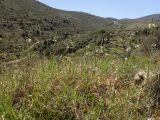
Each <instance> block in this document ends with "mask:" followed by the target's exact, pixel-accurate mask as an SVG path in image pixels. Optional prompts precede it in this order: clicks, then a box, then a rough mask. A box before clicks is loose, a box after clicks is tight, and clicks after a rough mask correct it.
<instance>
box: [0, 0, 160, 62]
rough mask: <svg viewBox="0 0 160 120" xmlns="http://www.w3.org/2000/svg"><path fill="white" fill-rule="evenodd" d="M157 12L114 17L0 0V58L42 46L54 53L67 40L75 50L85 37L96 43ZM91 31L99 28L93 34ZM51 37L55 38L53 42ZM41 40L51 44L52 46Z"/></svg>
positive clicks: (145, 21) (27, 0)
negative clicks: (128, 17)
mask: <svg viewBox="0 0 160 120" xmlns="http://www.w3.org/2000/svg"><path fill="white" fill-rule="evenodd" d="M159 16H160V15H159V14H156V15H150V16H146V17H143V18H138V19H123V20H118V19H115V18H102V17H98V16H95V15H91V14H88V13H83V12H73V11H64V10H58V9H55V8H51V7H49V6H47V5H45V4H43V3H40V2H38V1H37V0H0V21H1V22H0V59H1V58H2V59H5V58H6V57H8V56H11V58H12V57H13V58H14V59H15V54H16V57H17V56H18V57H19V54H21V53H22V51H28V50H30V49H31V48H34V49H36V50H38V51H40V53H43V50H44V49H47V50H48V49H49V51H52V49H53V50H54V53H55V54H58V53H61V52H64V51H66V49H64V47H66V46H67V44H70V41H72V42H73V41H74V42H75V44H76V45H75V46H74V47H75V48H74V50H71V51H75V50H77V49H79V48H81V47H84V46H85V45H87V44H88V42H89V41H94V43H95V42H96V43H98V44H99V41H98V40H101V39H104V38H106V37H108V36H110V32H112V33H114V31H121V28H124V29H129V30H131V29H135V28H136V27H137V26H139V27H144V26H147V25H148V23H150V21H151V19H152V18H153V19H154V21H156V22H159V18H160V17H159ZM95 31H96V32H97V31H100V32H99V33H98V34H96V35H93V34H95V33H96V32H95ZM105 31H107V33H105ZM90 32H92V33H90ZM101 33H102V34H103V33H104V35H101ZM118 33H121V32H118ZM55 39H56V40H55ZM54 40H55V41H57V43H56V44H54V43H55V42H54ZM46 41H47V42H48V41H49V42H50V43H46ZM97 41H98V42H97ZM107 43H108V42H107ZM43 44H45V45H46V44H47V45H48V44H49V45H50V44H54V47H53V46H52V47H48V46H47V47H46V46H44V45H43ZM34 45H36V48H35V47H34ZM37 46H38V47H40V48H38V47H37ZM55 51H56V52H55ZM69 51H70V50H69ZM17 54H18V55H17Z"/></svg>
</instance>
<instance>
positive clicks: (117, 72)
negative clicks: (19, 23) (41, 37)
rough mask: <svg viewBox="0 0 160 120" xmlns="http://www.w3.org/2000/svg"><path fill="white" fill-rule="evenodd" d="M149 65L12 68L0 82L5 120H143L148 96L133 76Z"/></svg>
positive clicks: (94, 61) (74, 63)
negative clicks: (135, 72)
mask: <svg viewBox="0 0 160 120" xmlns="http://www.w3.org/2000/svg"><path fill="white" fill-rule="evenodd" d="M33 61H34V60H33ZM147 63H148V60H147V59H146V58H145V57H144V59H143V60H142V59H141V58H139V57H136V58H130V59H129V60H127V61H121V60H119V59H115V58H114V57H113V56H108V57H107V58H97V57H83V58H82V57H74V58H72V57H64V58H63V59H62V60H56V59H52V60H47V59H43V60H38V61H34V62H31V61H30V62H26V64H23V65H19V66H16V67H15V68H13V67H11V68H10V69H8V70H7V71H6V72H4V73H2V74H1V76H0V89H1V93H0V96H1V100H0V101H1V103H2V104H0V114H1V118H2V119H6V120H11V119H12V120H21V119H22V120H23V119H27V120H53V119H54V120H64V119H66V120H74V119H76V120H96V119H100V120H122V119H123V120H143V119H144V120H145V119H146V118H147V117H149V116H148V115H149V113H150V110H149V109H148V100H147V97H148V96H147V94H148V93H146V92H145V91H144V89H143V88H144V86H143V85H136V84H135V83H134V81H133V73H134V71H136V70H139V69H146V66H147ZM151 66H152V67H151V69H155V68H156V66H157V64H155V63H151Z"/></svg>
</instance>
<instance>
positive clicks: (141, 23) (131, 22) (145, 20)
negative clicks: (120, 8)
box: [119, 14, 160, 29]
mask: <svg viewBox="0 0 160 120" xmlns="http://www.w3.org/2000/svg"><path fill="white" fill-rule="evenodd" d="M152 20H153V22H154V23H156V24H160V14H153V15H148V16H144V17H140V18H136V19H121V20H119V21H120V22H121V23H122V24H123V25H124V26H125V27H126V28H127V29H133V28H136V27H142V28H143V27H147V26H148V24H149V23H151V22H152Z"/></svg>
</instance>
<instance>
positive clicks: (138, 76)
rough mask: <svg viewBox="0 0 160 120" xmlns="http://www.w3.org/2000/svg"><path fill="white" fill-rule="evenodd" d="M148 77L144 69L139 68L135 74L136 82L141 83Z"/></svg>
mask: <svg viewBox="0 0 160 120" xmlns="http://www.w3.org/2000/svg"><path fill="white" fill-rule="evenodd" d="M146 78H147V73H146V72H145V71H144V70H139V71H138V72H137V73H136V74H135V76H134V78H133V79H134V81H135V83H136V84H138V85H140V84H141V83H142V82H143V81H144V80H145V79H146Z"/></svg>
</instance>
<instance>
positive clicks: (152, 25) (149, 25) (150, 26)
mask: <svg viewBox="0 0 160 120" xmlns="http://www.w3.org/2000/svg"><path fill="white" fill-rule="evenodd" d="M154 27H156V25H155V24H153V23H150V24H148V28H154Z"/></svg>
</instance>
